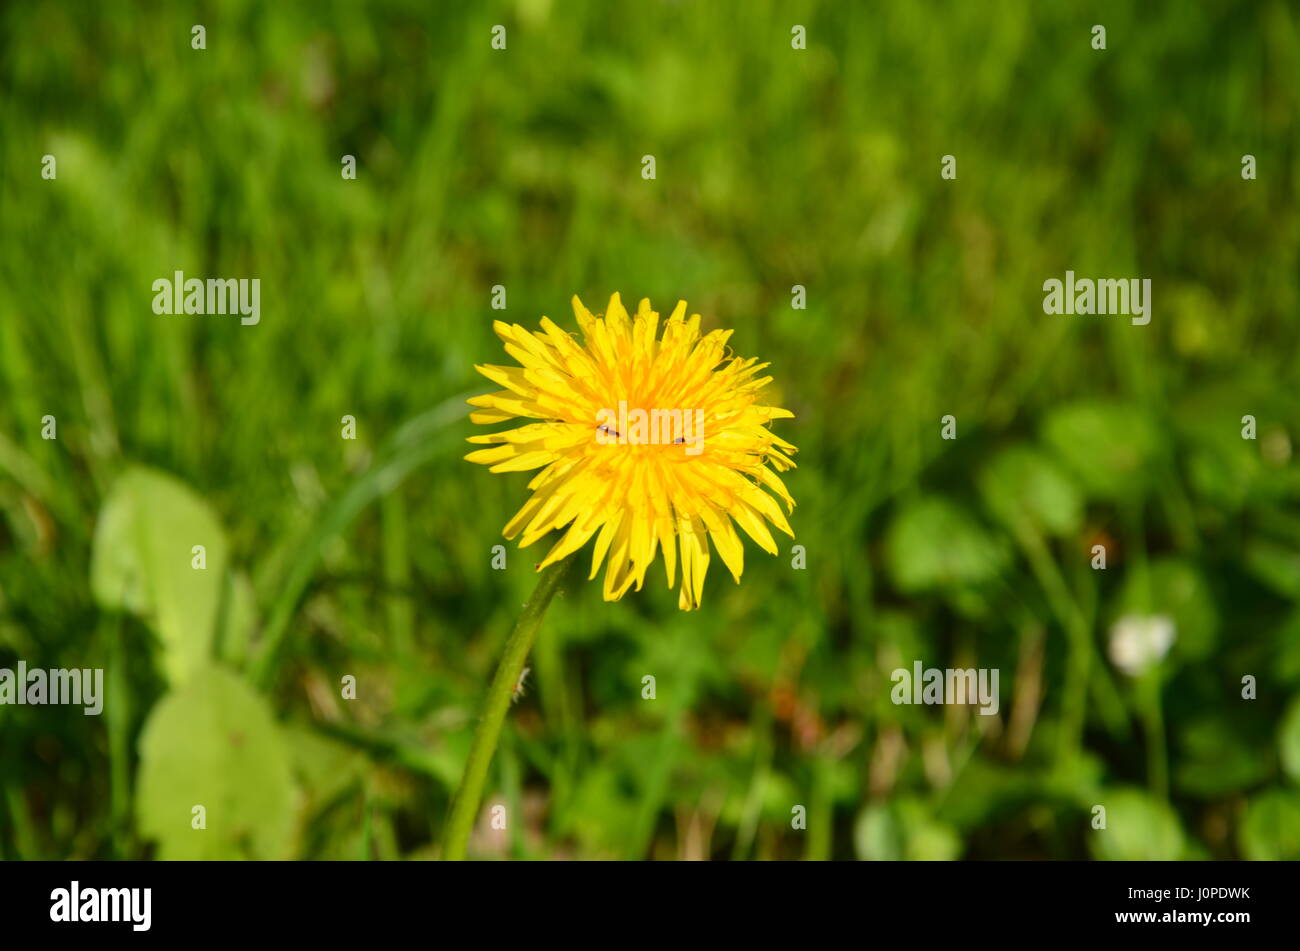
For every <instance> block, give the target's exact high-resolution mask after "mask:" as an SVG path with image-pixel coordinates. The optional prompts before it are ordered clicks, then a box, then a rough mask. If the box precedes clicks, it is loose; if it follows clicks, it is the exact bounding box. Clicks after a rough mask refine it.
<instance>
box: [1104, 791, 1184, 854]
mask: <svg viewBox="0 0 1300 951" xmlns="http://www.w3.org/2000/svg"><path fill="white" fill-rule="evenodd" d="M1097 805H1100V806H1105V807H1106V828H1104V829H1093V828H1092V827H1091V826H1089V828H1088V833H1087V835H1088V846H1089V848H1091V849H1092V854H1093V855H1094V856H1095V857H1096V858H1098V859H1102V860H1107V861H1121V862H1123V861H1138V862H1141V861H1162V860H1174V859H1178V858H1180V857H1181V856H1182V853H1183V831H1182V829H1181V828H1180V827H1179V825H1178V817H1177V816H1175V815H1174V812H1173V810H1171V809H1170V808H1169V806H1168V805H1166V804H1165V803H1162V802H1159V801H1158V800H1156V799H1153V798H1151V797H1150V796H1148V795H1147V794H1146V793H1144V792H1139V791H1138V790H1135V789H1124V790H1119V791H1117V792H1111V793H1108V794H1103V795H1102V797H1101V799H1100V801H1099V802H1098V803H1097Z"/></svg>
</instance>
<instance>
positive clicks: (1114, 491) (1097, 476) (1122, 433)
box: [1043, 402, 1164, 499]
mask: <svg viewBox="0 0 1300 951" xmlns="http://www.w3.org/2000/svg"><path fill="white" fill-rule="evenodd" d="M1043 438H1044V439H1045V441H1046V442H1047V444H1048V445H1049V446H1051V447H1052V450H1053V451H1054V452H1055V453H1056V455H1057V457H1058V458H1059V459H1060V460H1061V461H1062V462H1063V463H1064V464H1065V466H1066V468H1067V469H1069V470H1070V472H1071V473H1072V474H1073V475H1074V476H1075V477H1077V478H1078V479H1079V481H1080V482H1081V483H1082V484H1083V485H1084V487H1085V488H1087V489H1088V491H1089V492H1090V493H1091V494H1093V495H1094V496H1097V497H1100V498H1106V499H1118V498H1124V497H1128V498H1137V497H1139V496H1140V495H1141V494H1142V492H1143V491H1144V489H1145V488H1146V487H1147V485H1148V481H1149V478H1150V477H1149V473H1148V470H1149V467H1150V465H1151V463H1152V462H1153V461H1154V460H1155V459H1156V458H1157V457H1158V456H1159V454H1160V449H1161V446H1162V443H1163V441H1164V436H1163V435H1162V433H1161V432H1160V430H1159V429H1158V428H1157V427H1156V425H1155V424H1154V423H1153V422H1152V421H1151V420H1150V418H1149V417H1147V416H1146V415H1145V414H1144V413H1143V412H1142V411H1141V410H1140V409H1138V408H1137V407H1136V406H1131V405H1127V404H1123V403H1111V402H1086V403H1074V404H1071V405H1069V406H1066V407H1063V408H1061V409H1059V410H1057V411H1056V412H1054V413H1052V414H1051V415H1050V416H1049V417H1048V418H1047V421H1046V422H1045V423H1044V425H1043Z"/></svg>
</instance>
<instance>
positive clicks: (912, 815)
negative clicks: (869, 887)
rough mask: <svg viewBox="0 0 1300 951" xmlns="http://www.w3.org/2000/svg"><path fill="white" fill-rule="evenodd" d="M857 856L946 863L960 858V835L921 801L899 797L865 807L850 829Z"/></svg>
mask: <svg viewBox="0 0 1300 951" xmlns="http://www.w3.org/2000/svg"><path fill="white" fill-rule="evenodd" d="M853 842H854V847H855V848H856V850H857V853H858V858H860V859H866V860H869V861H885V862H894V861H899V860H903V861H913V862H948V861H952V860H954V859H957V858H960V857H961V850H962V846H961V837H960V836H959V835H958V834H957V833H956V832H955V831H954V830H953V829H952V827H951V826H949V825H947V824H946V823H943V822H940V821H938V820H937V819H935V818H934V817H933V816H931V815H930V813H929V811H928V810H927V809H926V807H925V806H924V805H922V804H921V803H920V802H917V801H916V800H914V799H900V800H898V801H896V802H893V803H890V804H889V805H880V806H868V807H867V808H866V809H864V810H863V811H862V813H861V814H860V815H859V816H858V821H857V823H856V824H855V825H854V829H853Z"/></svg>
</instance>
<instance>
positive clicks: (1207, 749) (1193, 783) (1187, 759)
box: [1173, 717, 1272, 799]
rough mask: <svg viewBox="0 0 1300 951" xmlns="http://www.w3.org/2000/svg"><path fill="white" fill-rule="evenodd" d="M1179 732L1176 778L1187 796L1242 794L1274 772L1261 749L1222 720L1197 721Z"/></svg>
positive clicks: (1208, 796)
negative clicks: (1271, 771)
mask: <svg viewBox="0 0 1300 951" xmlns="http://www.w3.org/2000/svg"><path fill="white" fill-rule="evenodd" d="M1178 732H1179V742H1178V746H1177V751H1178V755H1177V756H1175V757H1174V760H1173V762H1174V764H1175V770H1176V771H1175V774H1174V776H1175V782H1176V784H1177V787H1178V789H1179V790H1181V791H1183V792H1185V793H1190V794H1192V795H1194V796H1200V797H1203V798H1206V799H1211V798H1214V797H1216V796H1226V795H1229V794H1231V793H1235V792H1240V791H1242V790H1245V789H1248V788H1250V787H1252V786H1255V785H1256V784H1258V783H1259V782H1260V781H1261V780H1263V779H1265V778H1266V777H1267V775H1268V773H1269V771H1270V770H1271V768H1272V764H1271V763H1270V762H1269V758H1268V757H1267V756H1266V755H1264V752H1265V751H1264V749H1262V748H1261V745H1252V744H1251V743H1250V742H1249V739H1248V738H1247V737H1246V736H1244V735H1242V734H1240V733H1238V732H1236V731H1234V730H1233V729H1232V727H1231V726H1230V725H1229V724H1228V723H1226V722H1224V721H1223V719H1222V718H1221V717H1204V718H1202V719H1199V720H1195V721H1193V722H1191V723H1189V724H1188V725H1187V726H1186V727H1183V728H1182V729H1180V730H1179V731H1178Z"/></svg>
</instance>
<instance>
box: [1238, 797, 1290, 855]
mask: <svg viewBox="0 0 1300 951" xmlns="http://www.w3.org/2000/svg"><path fill="white" fill-rule="evenodd" d="M1237 843H1238V845H1239V846H1240V847H1241V854H1242V855H1243V856H1245V857H1246V858H1248V859H1250V860H1251V861H1254V862H1278V861H1281V862H1289V861H1294V860H1296V859H1300V792H1296V791H1294V790H1291V789H1270V790H1268V791H1266V792H1263V793H1260V794H1259V795H1258V796H1256V797H1255V798H1254V799H1252V800H1251V801H1250V803H1249V804H1248V805H1247V806H1246V814H1245V815H1244V816H1243V817H1242V820H1241V827H1240V829H1239V830H1238V834H1237Z"/></svg>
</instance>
